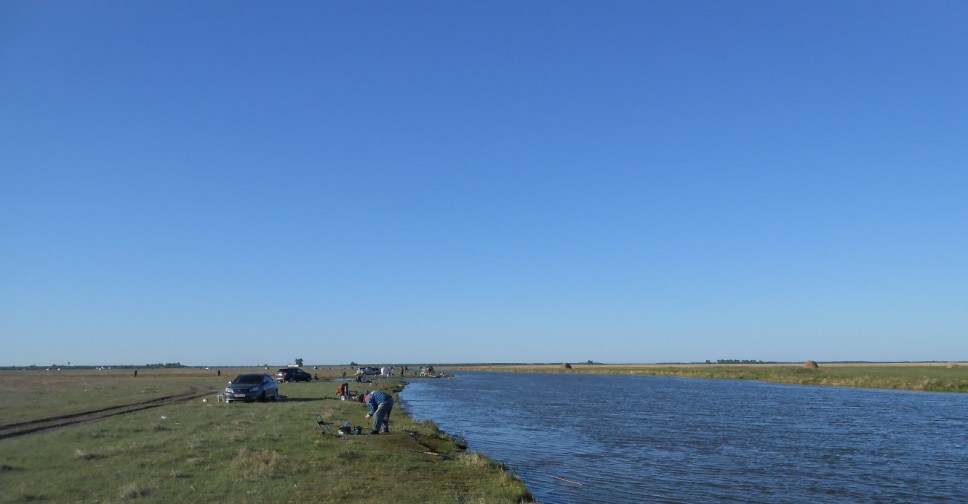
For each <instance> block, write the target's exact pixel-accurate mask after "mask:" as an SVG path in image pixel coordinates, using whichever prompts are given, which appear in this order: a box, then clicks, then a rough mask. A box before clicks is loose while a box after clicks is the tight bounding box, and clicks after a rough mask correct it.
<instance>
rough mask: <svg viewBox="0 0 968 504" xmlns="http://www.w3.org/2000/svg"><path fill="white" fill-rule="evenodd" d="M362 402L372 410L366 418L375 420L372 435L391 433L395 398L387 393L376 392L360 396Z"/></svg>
mask: <svg viewBox="0 0 968 504" xmlns="http://www.w3.org/2000/svg"><path fill="white" fill-rule="evenodd" d="M360 402H361V403H364V404H366V405H367V406H369V408H370V412H369V413H367V414H366V418H367V419H370V418H373V429H372V430H371V431H370V434H379V433H380V432H386V433H387V434H389V433H390V412H391V411H393V396H391V395H390V394H387V393H386V392H381V391H379V390H374V391H372V392H367V393H365V394H360Z"/></svg>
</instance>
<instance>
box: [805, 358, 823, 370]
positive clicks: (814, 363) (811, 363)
mask: <svg viewBox="0 0 968 504" xmlns="http://www.w3.org/2000/svg"><path fill="white" fill-rule="evenodd" d="M803 367H805V368H807V369H817V368H819V367H820V366H818V365H817V361H812V360H808V361H807V362H804V363H803Z"/></svg>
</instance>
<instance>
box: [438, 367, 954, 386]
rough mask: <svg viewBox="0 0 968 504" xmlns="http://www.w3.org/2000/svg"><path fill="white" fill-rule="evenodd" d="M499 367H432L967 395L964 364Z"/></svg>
mask: <svg viewBox="0 0 968 504" xmlns="http://www.w3.org/2000/svg"><path fill="white" fill-rule="evenodd" d="M569 366H570V367H566V366H565V365H564V364H502V365H496V364H495V365H463V366H447V367H446V368H445V366H438V368H440V369H448V370H455V369H466V370H489V371H515V372H543V373H618V374H640V375H656V376H685V377H692V378H722V379H734V380H760V381H768V382H779V383H796V384H802V385H833V386H842V387H864V388H885V389H904V390H922V391H931V392H968V364H964V363H869V364H868V363H863V364H855V363H830V364H827V363H822V362H821V363H819V365H818V367H817V368H808V367H805V365H804V364H569Z"/></svg>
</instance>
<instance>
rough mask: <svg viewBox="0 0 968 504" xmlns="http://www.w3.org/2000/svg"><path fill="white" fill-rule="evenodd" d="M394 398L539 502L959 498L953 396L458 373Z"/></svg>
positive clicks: (967, 460)
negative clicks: (500, 467)
mask: <svg viewBox="0 0 968 504" xmlns="http://www.w3.org/2000/svg"><path fill="white" fill-rule="evenodd" d="M400 395H401V398H402V399H403V403H404V407H405V408H406V409H407V411H409V412H410V413H411V414H413V415H414V416H415V417H416V418H422V419H426V418H432V419H433V420H434V421H435V422H437V424H438V425H439V426H440V428H441V429H443V430H444V431H447V432H449V433H451V434H457V435H461V434H463V435H464V436H465V437H466V439H467V442H468V445H469V447H470V449H471V450H474V451H480V452H483V453H486V454H487V455H488V456H490V457H491V458H493V459H495V460H498V461H501V462H504V463H505V464H507V466H508V467H509V468H510V469H511V470H512V471H514V472H515V473H517V474H518V475H520V476H521V477H522V478H523V479H524V481H525V483H526V484H527V486H528V489H529V490H531V492H533V493H534V495H535V497H536V498H537V499H538V500H539V501H541V502H544V503H570V502H574V503H585V502H690V503H691V502H763V503H779V502H791V503H798V504H799V503H803V502H850V503H855V502H890V503H895V502H911V503H922V502H968V395H966V394H941V393H928V392H901V391H888V390H868V389H852V388H840V387H812V386H802V385H783V384H772V383H762V382H754V381H742V380H701V379H691V378H675V377H653V376H627V375H588V374H580V375H579V374H550V373H549V374H545V373H534V374H531V373H496V372H495V373H491V372H487V373H485V372H466V373H459V374H458V375H457V376H455V377H454V378H451V379H437V380H413V381H411V383H410V384H409V385H407V388H406V389H405V390H404V391H403V393H401V394H400ZM556 477H557V478H565V479H567V480H571V481H573V482H577V483H581V486H578V485H577V484H574V483H570V482H568V481H562V480H560V479H556Z"/></svg>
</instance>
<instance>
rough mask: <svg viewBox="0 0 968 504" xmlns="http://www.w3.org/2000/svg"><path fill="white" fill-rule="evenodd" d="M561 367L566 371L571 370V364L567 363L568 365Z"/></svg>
mask: <svg viewBox="0 0 968 504" xmlns="http://www.w3.org/2000/svg"><path fill="white" fill-rule="evenodd" d="M561 367H563V368H565V369H571V364H568V363H567V362H566V363H564V364H562V365H561Z"/></svg>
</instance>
